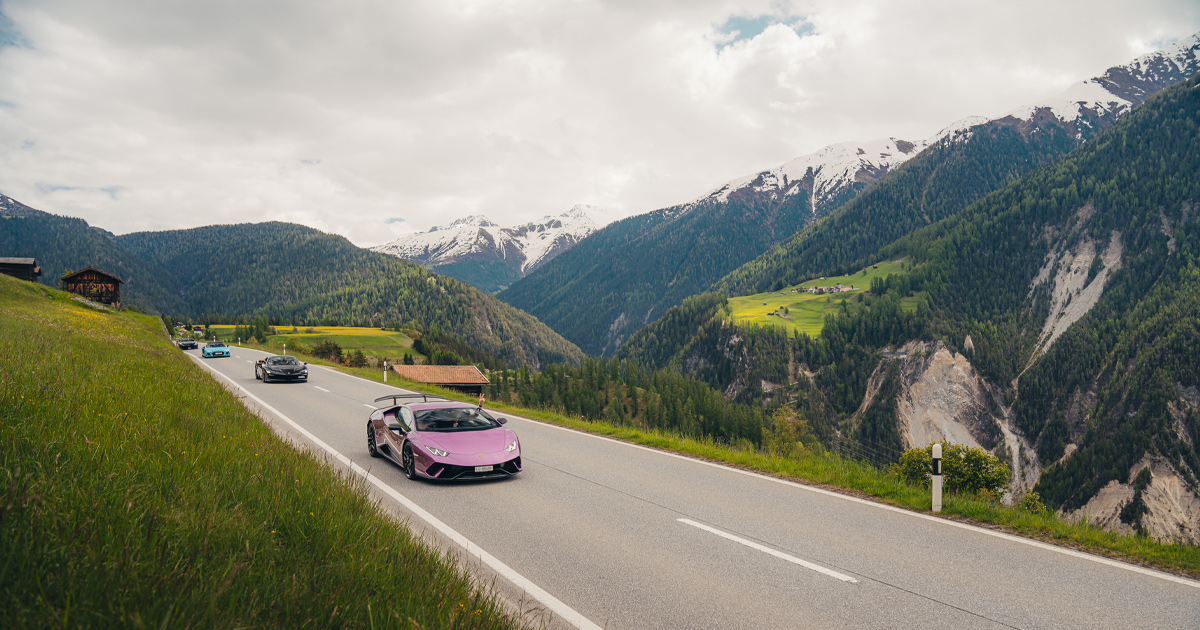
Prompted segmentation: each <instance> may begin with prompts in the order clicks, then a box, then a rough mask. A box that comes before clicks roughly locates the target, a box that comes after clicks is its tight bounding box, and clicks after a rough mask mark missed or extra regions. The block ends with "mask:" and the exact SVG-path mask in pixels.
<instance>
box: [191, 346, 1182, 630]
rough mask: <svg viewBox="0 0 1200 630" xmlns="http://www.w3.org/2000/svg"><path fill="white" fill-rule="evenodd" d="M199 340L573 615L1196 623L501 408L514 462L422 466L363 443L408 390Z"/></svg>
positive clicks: (1034, 550)
mask: <svg viewBox="0 0 1200 630" xmlns="http://www.w3.org/2000/svg"><path fill="white" fill-rule="evenodd" d="M189 354H193V355H194V356H196V357H197V361H198V362H200V363H201V364H202V365H204V366H206V367H208V368H209V369H211V370H213V371H216V372H218V373H220V374H223V375H225V376H226V377H228V381H227V382H226V384H227V385H233V386H235V387H241V388H243V389H244V390H245V391H246V392H249V393H250V394H252V396H253V398H256V399H258V401H261V402H263V403H265V404H266V405H267V406H269V407H270V408H272V409H273V410H275V411H276V412H278V413H279V414H282V415H284V416H286V417H287V418H289V419H290V421H292V422H294V423H296V424H298V425H300V426H301V427H303V429H304V430H305V431H307V432H308V433H309V434H310V435H311V436H313V437H315V438H317V439H319V440H320V441H321V442H323V443H324V444H325V445H327V447H328V448H331V449H334V450H336V451H337V452H339V453H341V454H342V455H344V456H345V457H346V458H348V459H349V460H350V461H352V462H353V463H355V464H357V465H359V466H361V467H362V468H365V469H369V471H370V473H371V475H373V476H374V477H375V478H377V479H378V480H379V483H380V484H382V485H386V486H387V487H390V488H392V489H393V490H391V491H389V492H390V493H391V494H390V496H392V497H397V496H398V495H397V494H396V493H399V495H403V497H404V498H407V499H408V500H410V501H411V502H412V503H415V504H416V505H417V506H419V508H417V509H418V511H420V510H423V511H424V512H427V513H428V514H429V515H432V517H434V518H436V519H437V520H438V521H440V522H441V523H443V524H444V526H445V527H449V528H452V529H453V530H454V531H455V532H457V533H458V534H460V535H461V537H465V539H467V540H469V541H470V543H473V544H474V545H477V546H478V549H479V550H482V552H483V553H486V554H490V556H491V557H493V558H494V559H495V560H498V561H499V562H500V563H503V565H505V566H506V567H507V568H509V569H510V570H511V571H513V572H516V573H517V574H519V576H518V577H523V578H524V579H526V580H528V581H529V582H531V583H532V584H534V585H536V586H537V587H540V588H541V589H544V591H545V592H546V593H548V594H549V596H551V597H552V598H556V599H557V600H558V601H559V602H561V604H562V605H565V606H566V607H569V609H570V611H572V612H574V613H577V614H578V615H579V616H580V617H581V619H576V625H579V626H581V627H594V626H590V625H589V624H595V626H599V627H603V628H1081V629H1094V628H1155V629H1159V628H1188V629H1193V630H1194V629H1196V628H1200V583H1197V582H1194V581H1190V580H1184V579H1181V578H1177V577H1174V576H1169V575H1166V574H1162V573H1158V572H1154V571H1148V570H1145V569H1141V568H1139V567H1133V566H1131V565H1127V564H1123V563H1119V562H1114V561H1111V560H1107V559H1103V558H1099V557H1096V556H1091V555H1087V554H1081V553H1078V552H1074V551H1070V550H1065V549H1060V548H1057V547H1051V546H1049V545H1044V544H1042V543H1036V542H1033V541H1028V540H1025V539H1019V538H1016V537H1012V536H1007V535H1003V534H997V533H995V532H991V531H989V530H984V529H981V528H974V527H969V526H962V525H959V524H956V523H952V522H949V521H946V520H943V519H938V518H933V517H930V516H927V515H921V514H916V513H913V512H908V511H904V510H899V509H895V508H891V507H888V506H882V505H880V504H876V503H872V502H868V501H863V500H860V499H855V498H851V497H846V496H843V495H837V494H834V493H830V492H826V491H823V490H820V489H816V488H809V487H806V486H802V485H799V484H793V483H786V482H781V481H779V480H775V479H770V478H767V477H763V476H759V475H753V474H748V473H745V472H743V471H738V470H734V469H731V468H726V467H722V466H717V465H713V464H710V463H706V462H700V461H696V460H692V459H688V458H684V457H679V456H675V455H671V454H666V453H662V452H659V451H654V450H651V449H646V448H642V447H638V446H634V445H629V444H623V443H619V442H615V441H612V440H607V439H604V438H599V437H596V436H590V435H587V434H583V433H579V432H576V431H570V430H566V429H562V428H558V427H554V426H550V425H547V424H543V423H540V422H535V421H530V420H526V419H522V418H518V417H515V416H511V415H508V414H500V415H507V416H508V417H509V418H510V423H509V425H508V426H509V427H510V428H512V429H513V430H514V431H516V432H517V434H518V435H519V436H520V438H521V450H522V459H523V464H524V471H523V472H522V473H521V474H520V475H517V476H516V477H514V478H511V479H506V480H499V481H489V482H474V483H445V482H442V483H431V482H422V481H410V480H407V479H405V478H404V475H403V474H402V473H401V471H400V469H399V467H397V466H395V465H392V464H390V463H389V462H387V461H386V460H382V459H372V458H371V457H370V456H369V455H368V454H367V450H366V441H365V436H366V418H367V414H368V413H370V410H369V409H368V408H369V407H373V405H372V404H371V403H372V401H373V400H374V399H375V398H377V397H379V396H383V395H385V394H389V393H396V392H397V390H396V388H393V387H389V386H386V385H383V384H380V383H373V382H370V381H365V380H363V379H359V378H355V377H353V376H349V375H345V374H341V373H338V372H336V371H333V370H330V369H328V368H323V367H316V366H314V367H312V368H311V369H310V372H311V375H310V377H309V378H310V380H309V382H308V383H269V384H264V383H261V382H259V381H257V380H255V378H254V370H253V364H252V362H253V360H255V359H257V358H258V357H261V356H263V353H261V352H257V351H252V350H249V349H244V348H237V347H235V348H234V349H233V356H232V357H231V358H227V359H224V358H222V359H200V358H199V357H198V355H199V351H189ZM218 380H223V381H224V380H225V379H220V378H219V379H218ZM248 400H250V399H249V398H248ZM413 522H414V524H418V519H413ZM462 542H463V541H462V540H458V543H460V544H461V543H462ZM477 555H478V554H477ZM502 574H503V573H502ZM520 584H522V585H524V584H525V583H524V582H521V583H520ZM522 588H524V586H522ZM568 616H569V615H568Z"/></svg>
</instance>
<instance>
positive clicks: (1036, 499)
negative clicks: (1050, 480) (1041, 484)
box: [1021, 492, 1046, 513]
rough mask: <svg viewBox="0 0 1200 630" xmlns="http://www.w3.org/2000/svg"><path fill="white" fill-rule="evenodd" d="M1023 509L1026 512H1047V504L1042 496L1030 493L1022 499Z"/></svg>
mask: <svg viewBox="0 0 1200 630" xmlns="http://www.w3.org/2000/svg"><path fill="white" fill-rule="evenodd" d="M1021 509H1022V510H1025V511H1026V512H1035V513H1036V512H1045V511H1046V504H1045V503H1043V502H1042V495H1040V494H1038V493H1036V492H1028V493H1026V494H1025V496H1023V497H1021Z"/></svg>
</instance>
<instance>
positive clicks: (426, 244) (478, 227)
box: [371, 205, 602, 293]
mask: <svg viewBox="0 0 1200 630" xmlns="http://www.w3.org/2000/svg"><path fill="white" fill-rule="evenodd" d="M596 213H597V209H596V208H595V207H592V206H584V205H577V206H574V207H572V208H571V209H570V210H568V211H566V212H563V213H562V214H558V215H547V216H545V217H542V218H541V219H540V220H537V221H530V222H528V223H524V224H521V225H516V226H510V227H503V226H501V225H499V224H497V223H494V222H492V221H491V220H489V219H488V218H487V217H485V216H483V215H471V216H468V217H463V218H460V219H456V220H455V221H453V222H451V223H450V225H447V226H434V227H433V228H431V229H429V230H428V231H426V232H419V233H416V234H411V235H407V236H402V237H400V238H397V239H395V240H392V241H390V242H388V243H384V244H383V245H377V246H375V247H372V248H371V250H372V251H376V252H380V253H384V254H389V255H392V256H396V257H398V258H403V259H405V260H408V261H411V262H415V263H417V264H419V265H422V266H423V267H425V268H426V269H430V270H432V271H437V272H438V273H442V274H444V275H448V276H451V277H453V278H457V279H459V280H462V281H463V282H466V283H468V284H471V285H474V286H475V287H477V288H479V289H480V290H482V291H485V292H487V293H494V292H496V291H498V290H501V289H503V288H504V287H506V286H508V285H509V284H511V283H512V282H515V281H516V280H519V279H520V278H523V277H524V276H526V275H527V274H529V273H530V272H532V271H534V270H535V269H537V268H538V267H541V266H542V265H544V264H545V263H547V262H549V261H550V260H552V259H554V257H555V256H558V255H559V254H561V253H562V252H564V251H566V250H568V249H570V248H571V247H573V246H574V245H575V244H576V243H578V242H579V241H581V240H583V239H584V238H587V236H588V235H590V234H591V233H593V232H595V231H596V230H597V229H599V227H602V226H600V225H598V224H597V222H596V220H595V218H594V217H593V215H594V214H596Z"/></svg>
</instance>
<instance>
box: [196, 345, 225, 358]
mask: <svg viewBox="0 0 1200 630" xmlns="http://www.w3.org/2000/svg"><path fill="white" fill-rule="evenodd" d="M200 353H201V354H203V355H204V358H206V359H207V358H209V357H227V356H229V346H227V345H225V342H224V341H210V342H208V343H206V344H204V349H203V350H201V351H200Z"/></svg>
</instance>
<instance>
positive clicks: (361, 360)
mask: <svg viewBox="0 0 1200 630" xmlns="http://www.w3.org/2000/svg"><path fill="white" fill-rule="evenodd" d="M346 365H348V366H350V367H356V368H360V367H367V355H365V354H363V351H362V350H359V349H357V348H356V349H355V350H354V351H353V352H351V353H350V354H348V355H346Z"/></svg>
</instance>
